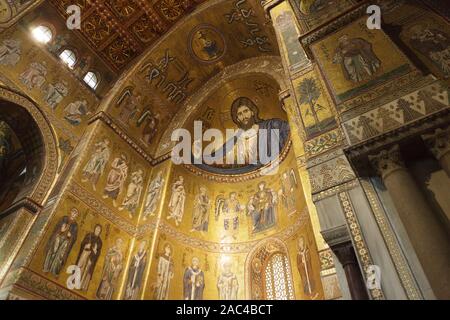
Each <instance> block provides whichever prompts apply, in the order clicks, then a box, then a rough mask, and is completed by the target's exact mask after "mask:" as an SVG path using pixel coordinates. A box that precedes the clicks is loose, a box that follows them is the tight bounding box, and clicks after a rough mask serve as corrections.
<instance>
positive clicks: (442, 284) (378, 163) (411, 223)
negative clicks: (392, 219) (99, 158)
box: [369, 145, 450, 299]
mask: <svg viewBox="0 0 450 320" xmlns="http://www.w3.org/2000/svg"><path fill="white" fill-rule="evenodd" d="M369 160H370V162H371V164H372V166H373V167H374V168H375V169H376V170H377V171H378V173H379V174H380V176H381V177H382V179H383V182H384V185H385V186H386V189H387V190H388V192H389V194H390V196H391V198H392V201H393V203H394V206H395V208H396V209H397V212H398V215H399V217H400V219H401V221H402V223H403V225H404V227H405V229H406V232H407V233H408V236H409V240H410V242H411V244H412V246H413V248H414V250H415V253H416V255H417V257H418V258H419V261H420V262H421V265H422V268H423V270H424V271H425V274H426V275H427V278H428V281H429V282H430V284H431V287H432V288H433V291H434V294H435V296H436V297H437V298H438V299H449V298H450V290H448V288H449V287H450V243H449V238H448V234H447V232H446V231H445V228H444V226H443V225H442V224H441V223H440V221H439V219H438V218H437V216H436V215H435V214H434V212H433V210H432V209H431V208H430V206H429V205H428V203H427V201H426V198H425V196H424V195H423V194H422V192H421V191H420V189H419V188H418V186H417V185H416V183H415V181H414V179H413V177H412V176H411V174H410V173H409V171H408V169H407V168H406V167H405V165H404V163H403V160H402V158H401V154H400V150H399V147H398V146H397V145H395V146H394V147H392V148H391V149H389V150H383V151H381V152H380V153H378V154H377V155H374V156H369Z"/></svg>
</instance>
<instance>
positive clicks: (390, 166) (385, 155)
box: [369, 144, 405, 180]
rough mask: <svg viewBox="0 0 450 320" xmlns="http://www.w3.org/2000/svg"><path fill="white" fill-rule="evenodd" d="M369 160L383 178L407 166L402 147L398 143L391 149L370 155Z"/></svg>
mask: <svg viewBox="0 0 450 320" xmlns="http://www.w3.org/2000/svg"><path fill="white" fill-rule="evenodd" d="M369 161H370V164H371V165H372V167H373V168H374V169H375V170H377V173H378V174H379V175H380V176H381V177H382V178H383V180H384V179H385V178H386V177H387V176H388V175H389V174H391V173H392V172H394V171H397V170H399V169H404V168H405V164H404V162H403V159H402V155H401V153H400V148H399V146H398V145H397V144H396V145H394V146H392V147H391V148H389V149H384V150H382V151H380V152H379V153H378V154H375V155H369Z"/></svg>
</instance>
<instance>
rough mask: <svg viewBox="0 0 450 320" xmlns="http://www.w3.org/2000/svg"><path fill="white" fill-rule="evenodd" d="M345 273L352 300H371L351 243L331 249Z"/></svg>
mask: <svg viewBox="0 0 450 320" xmlns="http://www.w3.org/2000/svg"><path fill="white" fill-rule="evenodd" d="M331 250H333V252H334V254H335V255H336V257H337V258H338V259H339V262H340V263H341V265H342V268H343V269H344V271H345V277H346V278H347V284H348V288H349V291H350V295H351V296H352V300H369V295H368V294H367V290H366V286H365V283H364V279H363V276H362V274H361V269H360V268H359V265H358V260H357V259H356V255H355V250H354V249H353V246H352V243H351V242H350V241H348V242H345V243H341V244H338V245H335V246H333V247H331Z"/></svg>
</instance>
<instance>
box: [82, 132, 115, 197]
mask: <svg viewBox="0 0 450 320" xmlns="http://www.w3.org/2000/svg"><path fill="white" fill-rule="evenodd" d="M110 155H111V150H110V149H109V140H108V139H104V140H102V141H99V142H97V143H96V144H95V150H94V153H93V154H92V156H91V158H90V159H89V161H88V162H87V163H86V165H85V167H84V168H83V173H82V175H83V179H82V181H83V182H86V181H90V182H91V184H92V188H93V189H94V190H97V189H96V184H97V182H98V179H99V178H100V176H101V175H102V174H103V171H104V170H105V166H106V163H107V162H108V160H109V157H110Z"/></svg>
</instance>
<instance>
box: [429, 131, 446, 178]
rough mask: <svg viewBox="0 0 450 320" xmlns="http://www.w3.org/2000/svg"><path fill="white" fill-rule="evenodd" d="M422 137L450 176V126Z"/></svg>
mask: <svg viewBox="0 0 450 320" xmlns="http://www.w3.org/2000/svg"><path fill="white" fill-rule="evenodd" d="M422 139H423V141H424V142H425V144H426V145H427V147H428V148H429V149H430V151H431V152H432V153H433V155H434V156H435V157H436V159H437V160H438V161H439V163H440V164H441V167H442V169H444V171H445V172H446V173H447V175H448V176H449V177H450V127H447V128H445V129H441V128H438V129H436V130H435V131H434V132H433V133H430V134H424V135H422Z"/></svg>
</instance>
